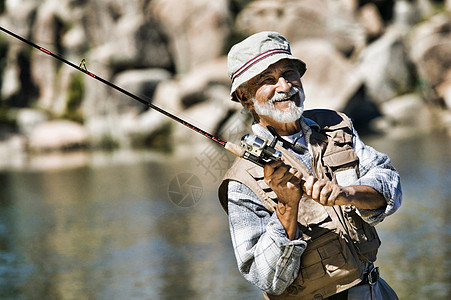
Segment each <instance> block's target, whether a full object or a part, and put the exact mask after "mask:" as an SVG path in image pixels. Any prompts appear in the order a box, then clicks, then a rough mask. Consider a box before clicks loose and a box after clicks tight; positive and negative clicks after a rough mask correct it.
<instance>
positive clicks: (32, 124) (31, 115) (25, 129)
mask: <svg viewBox="0 0 451 300" xmlns="http://www.w3.org/2000/svg"><path fill="white" fill-rule="evenodd" d="M47 119H48V117H47V115H46V114H45V113H44V112H42V111H41V110H37V109H32V108H23V109H20V110H19V111H18V112H17V116H16V122H17V127H18V128H19V132H20V133H21V134H23V135H25V136H30V134H31V133H32V132H33V130H34V129H35V128H36V127H37V126H39V125H40V124H42V123H44V122H46V121H47Z"/></svg>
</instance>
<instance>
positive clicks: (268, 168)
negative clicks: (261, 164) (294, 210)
mask: <svg viewBox="0 0 451 300" xmlns="http://www.w3.org/2000/svg"><path fill="white" fill-rule="evenodd" d="M264 175H265V182H266V183H267V184H268V185H269V186H270V187H271V189H272V190H273V191H274V192H275V193H276V195H277V198H278V201H279V202H281V203H283V204H285V205H289V206H297V205H298V204H299V200H301V197H302V193H303V190H302V185H301V183H302V179H301V177H302V174H300V173H299V172H296V170H294V169H293V168H291V167H290V166H287V165H285V164H284V163H283V162H282V161H273V162H270V163H267V164H266V165H265V168H264Z"/></svg>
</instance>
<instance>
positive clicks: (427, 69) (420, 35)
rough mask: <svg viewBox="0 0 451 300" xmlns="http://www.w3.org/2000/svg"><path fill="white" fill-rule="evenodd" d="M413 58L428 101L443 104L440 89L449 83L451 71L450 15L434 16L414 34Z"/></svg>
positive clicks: (412, 44)
mask: <svg viewBox="0 0 451 300" xmlns="http://www.w3.org/2000/svg"><path fill="white" fill-rule="evenodd" d="M410 57H411V58H412V60H413V62H414V63H415V66H416V69H417V72H418V74H419V76H420V78H421V80H422V82H424V83H425V86H424V90H423V92H424V95H425V97H426V99H427V100H428V101H432V102H437V101H439V100H438V99H439V98H440V97H441V96H439V93H440V92H439V90H438V87H439V86H441V85H442V84H443V83H444V82H445V81H447V80H448V79H447V78H448V72H449V70H450V69H451V19H450V18H449V17H448V16H447V15H446V14H441V15H436V16H434V17H433V18H431V19H430V20H429V21H427V22H424V23H423V24H421V25H419V26H418V27H417V28H416V29H415V30H414V31H413V32H412V35H411V39H410ZM442 89H444V88H443V87H441V88H440V90H442Z"/></svg>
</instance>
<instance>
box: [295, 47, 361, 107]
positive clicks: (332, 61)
mask: <svg viewBox="0 0 451 300" xmlns="http://www.w3.org/2000/svg"><path fill="white" fill-rule="evenodd" d="M292 52H293V54H294V55H295V56H297V57H299V58H301V59H302V60H303V61H304V62H305V63H306V64H307V72H306V73H305V75H304V76H303V77H302V83H303V86H304V91H305V96H306V102H305V108H307V109H309V108H329V109H336V110H343V109H344V107H345V106H346V105H347V103H348V101H349V99H350V98H351V97H352V96H353V95H354V94H355V93H356V92H357V90H358V89H359V87H360V86H361V84H362V82H361V80H360V78H359V77H358V76H357V74H356V72H355V70H354V66H353V64H352V63H351V62H349V61H348V60H347V59H346V58H345V57H344V56H343V55H342V54H341V53H340V52H339V51H338V50H336V49H335V48H334V46H333V45H332V44H330V43H329V42H327V41H325V40H322V39H311V40H304V41H301V42H297V43H294V44H293V45H292Z"/></svg>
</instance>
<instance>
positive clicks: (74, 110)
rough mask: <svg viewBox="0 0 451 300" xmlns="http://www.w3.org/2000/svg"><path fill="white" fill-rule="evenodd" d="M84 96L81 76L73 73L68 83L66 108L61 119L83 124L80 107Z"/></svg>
mask: <svg viewBox="0 0 451 300" xmlns="http://www.w3.org/2000/svg"><path fill="white" fill-rule="evenodd" d="M84 95H85V86H84V82H83V74H81V73H75V74H73V75H72V78H71V80H70V83H69V89H68V92H67V98H66V107H65V109H64V112H63V114H62V116H61V117H62V118H64V119H68V120H71V121H74V122H78V123H83V114H82V112H81V109H80V106H81V104H82V102H83V98H84Z"/></svg>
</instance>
